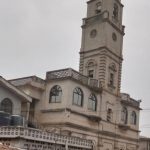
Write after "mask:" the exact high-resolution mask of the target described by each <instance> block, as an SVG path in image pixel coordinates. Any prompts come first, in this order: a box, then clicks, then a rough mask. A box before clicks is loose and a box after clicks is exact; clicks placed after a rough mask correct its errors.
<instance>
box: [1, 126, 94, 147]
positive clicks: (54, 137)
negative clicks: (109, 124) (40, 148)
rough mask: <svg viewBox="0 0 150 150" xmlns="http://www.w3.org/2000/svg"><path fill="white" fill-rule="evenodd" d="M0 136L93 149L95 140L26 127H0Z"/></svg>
mask: <svg viewBox="0 0 150 150" xmlns="http://www.w3.org/2000/svg"><path fill="white" fill-rule="evenodd" d="M0 138H8V139H10V138H23V139H27V140H35V141H41V142H46V143H56V142H57V144H61V145H66V143H67V145H68V146H75V147H79V148H86V149H91V148H92V146H93V142H92V141H90V140H85V139H81V138H78V137H70V136H64V135H59V134H56V133H51V132H47V131H42V130H38V129H32V128H24V127H0Z"/></svg>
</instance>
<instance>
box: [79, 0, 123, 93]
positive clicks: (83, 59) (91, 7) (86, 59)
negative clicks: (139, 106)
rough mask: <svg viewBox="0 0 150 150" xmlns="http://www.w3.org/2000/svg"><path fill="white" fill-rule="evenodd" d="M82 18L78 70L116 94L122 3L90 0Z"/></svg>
mask: <svg viewBox="0 0 150 150" xmlns="http://www.w3.org/2000/svg"><path fill="white" fill-rule="evenodd" d="M87 4H88V8H87V17H86V18H84V19H83V25H82V44H81V50H80V69H79V70H80V73H82V74H83V75H86V76H89V77H90V78H95V79H98V80H99V81H100V82H101V83H102V86H103V89H104V90H106V91H109V92H111V93H113V94H115V95H119V94H120V82H121V69H122V60H123V58H122V45H123V36H124V26H123V25H122V10H123V5H122V3H121V0H90V1H88V2H87Z"/></svg>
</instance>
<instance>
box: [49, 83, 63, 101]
mask: <svg viewBox="0 0 150 150" xmlns="http://www.w3.org/2000/svg"><path fill="white" fill-rule="evenodd" d="M61 96H62V89H61V87H60V86H59V85H55V86H54V87H52V89H51V91H50V99H49V102H50V103H58V102H61Z"/></svg>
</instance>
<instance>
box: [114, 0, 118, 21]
mask: <svg viewBox="0 0 150 150" xmlns="http://www.w3.org/2000/svg"><path fill="white" fill-rule="evenodd" d="M118 14H119V8H118V5H117V4H116V3H115V4H114V8H113V17H114V19H115V20H118Z"/></svg>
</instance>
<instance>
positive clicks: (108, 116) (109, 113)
mask: <svg viewBox="0 0 150 150" xmlns="http://www.w3.org/2000/svg"><path fill="white" fill-rule="evenodd" d="M107 121H108V122H111V121H112V109H111V108H109V109H108V110H107Z"/></svg>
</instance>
